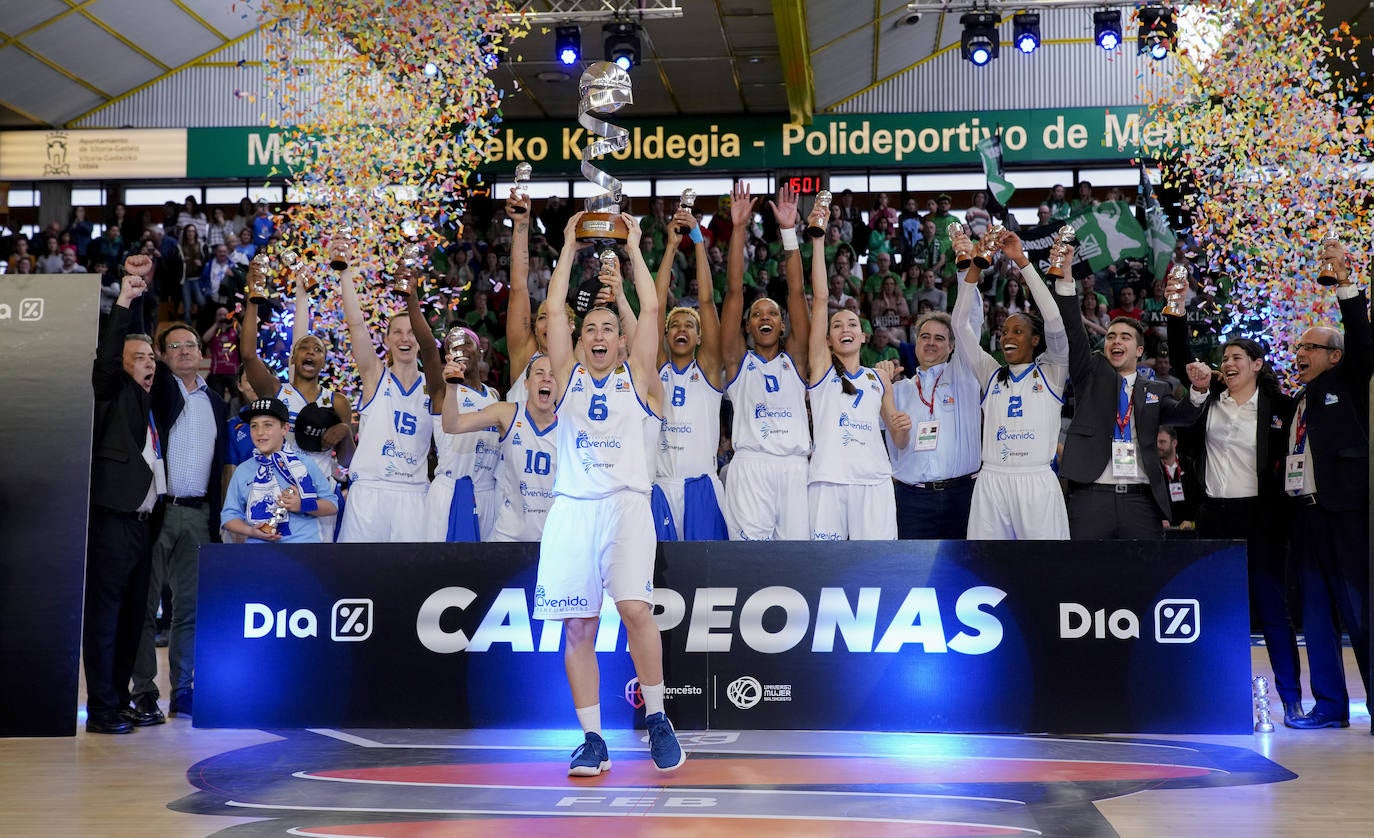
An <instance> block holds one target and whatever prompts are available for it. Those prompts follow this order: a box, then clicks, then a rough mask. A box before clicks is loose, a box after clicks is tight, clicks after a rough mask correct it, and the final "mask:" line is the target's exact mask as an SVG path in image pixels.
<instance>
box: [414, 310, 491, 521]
mask: <svg viewBox="0 0 1374 838" xmlns="http://www.w3.org/2000/svg"><path fill="white" fill-rule="evenodd" d="M450 328H453V329H462V330H463V331H464V332H466V333H467V335H468V341H469V343H468V345H469V346H472V347H478V346H481V345H482V344H481V338H479V337H478V336H477V333H476V332H473V331H472V330H471V329H468V328H466V327H464V326H457V325H455V326H452V327H450ZM445 370H446V371H448V368H447V367H446V368H445ZM463 370H464V374H463V381H462V382H460V383H458V384H449V385H447V390H446V392H445V393H444V397H443V411H442V413H443V416H444V421H442V422H437V423H435V425H434V449H435V451H437V452H438V454H439V463H438V465H437V466H436V467H435V469H434V482H432V483H430V484H429V491H428V492H427V493H426V494H425V540H426V541H490V540H491V534H492V533H493V532H494V531H495V530H496V514H497V510H499V509H500V496H499V494H498V492H497V489H496V465H497V463H498V462H499V461H500V459H501V452H500V448H499V445H500V438H501V434H500V431H499V430H498V429H497V427H496V424H495V423H493V422H488V423H487V424H486V425H479V426H478V427H475V428H473V429H471V430H469V431H466V432H464V433H452V432H449V431H448V428H447V425H449V424H450V423H449V422H448V421H447V420H448V418H449V417H450V416H452V417H454V418H455V419H456V418H457V416H458V415H459V414H465V413H476V412H478V411H480V410H482V409H483V408H485V407H487V406H488V405H493V404H496V403H498V402H500V401H501V394H500V393H498V392H496V391H495V390H493V389H491V388H489V387H487V386H486V385H485V384H483V383H482V364H481V363H480V359H477V358H474V359H473V363H471V364H464V365H463ZM474 514H475V515H476V521H477V527H476V529H475V530H474V529H473V527H472V522H473V516H474Z"/></svg>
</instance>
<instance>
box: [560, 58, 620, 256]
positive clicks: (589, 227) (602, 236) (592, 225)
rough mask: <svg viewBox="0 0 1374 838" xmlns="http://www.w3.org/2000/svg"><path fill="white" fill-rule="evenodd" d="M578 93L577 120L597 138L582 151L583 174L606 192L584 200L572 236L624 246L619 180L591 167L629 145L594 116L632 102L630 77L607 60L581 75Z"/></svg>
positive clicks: (614, 129)
mask: <svg viewBox="0 0 1374 838" xmlns="http://www.w3.org/2000/svg"><path fill="white" fill-rule="evenodd" d="M578 90H579V92H580V95H581V98H580V99H579V100H578V103H577V110H578V117H577V121H578V122H579V123H580V124H581V125H582V127H583V128H586V129H587V131H588V133H590V134H591V135H592V136H595V137H600V139H598V140H597V141H596V142H594V143H591V144H589V145H588V146H587V147H586V148H584V149H582V175H583V177H585V178H587V180H589V181H591V182H592V183H594V184H596V185H597V186H600V187H601V188H602V189H603V190H605V191H604V192H602V193H601V194H600V195H595V196H593V197H591V198H588V199H587V211H586V212H585V213H584V214H583V215H582V218H581V220H579V221H578V223H577V229H576V230H575V231H574V235H575V236H576V238H577V240H578V241H580V242H586V243H588V244H596V245H602V246H606V247H610V246H614V245H617V244H623V243H624V242H625V240H626V239H627V238H628V237H629V235H630V231H629V230H628V229H627V228H626V227H625V220H624V219H623V218H621V217H620V199H621V191H620V190H621V184H620V181H619V180H616V179H615V178H613V177H611V176H610V175H608V174H606V173H605V172H603V171H601V170H600V169H598V168H597V167H596V166H593V165H592V159H593V158H596V157H601V156H603V155H607V154H612V153H614V152H617V151H621V150H623V149H624V148H625V146H627V145H628V144H629V142H630V132H629V131H627V130H625V129H624V128H621V127H619V126H616V125H612V124H611V123H609V122H606V121H605V120H603V119H597V118H596V117H595V116H593V114H609V113H615V112H616V111H618V110H620V109H621V108H622V107H624V106H625V105H629V104H633V103H634V95H633V93H632V92H631V90H630V74H629V73H627V72H625V71H624V70H622V69H620V68H619V67H617V66H616V65H615V64H612V63H611V62H609V61H597V62H595V63H593V64H592V65H591V66H590V67H588V68H587V69H586V71H585V72H584V73H583V74H582V78H581V80H580V81H579V82H578Z"/></svg>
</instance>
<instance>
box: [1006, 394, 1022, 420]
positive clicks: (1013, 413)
mask: <svg viewBox="0 0 1374 838" xmlns="http://www.w3.org/2000/svg"><path fill="white" fill-rule="evenodd" d="M1020 415H1021V397H1020V396H1011V397H1010V398H1008V399H1007V418H1008V419H1015V418H1017V417H1019V416H1020Z"/></svg>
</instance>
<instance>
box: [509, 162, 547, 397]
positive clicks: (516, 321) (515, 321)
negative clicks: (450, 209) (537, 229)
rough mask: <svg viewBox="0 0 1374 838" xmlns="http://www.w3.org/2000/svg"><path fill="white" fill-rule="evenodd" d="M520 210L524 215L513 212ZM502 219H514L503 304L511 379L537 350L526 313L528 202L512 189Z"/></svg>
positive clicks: (528, 260) (528, 294) (528, 262)
mask: <svg viewBox="0 0 1374 838" xmlns="http://www.w3.org/2000/svg"><path fill="white" fill-rule="evenodd" d="M516 207H523V208H524V210H525V211H524V212H523V213H521V212H515V211H514V210H515V208H516ZM506 215H507V217H509V218H512V219H514V222H513V226H512V227H511V236H510V298H509V301H508V302H507V303H506V351H507V352H509V353H510V368H511V375H512V376H516V375H519V374H520V370H523V369H524V368H525V367H526V366H527V365H528V364H529V362H530V358H531V357H533V356H534V353H535V352H536V351H537V349H538V347H539V342H538V341H537V340H536V339H535V337H534V318H533V316H532V315H531V313H530V281H529V279H530V218H531V212H530V198H529V196H528V195H517V194H516V191H515V188H514V187H512V188H511V191H510V196H509V197H508V198H506Z"/></svg>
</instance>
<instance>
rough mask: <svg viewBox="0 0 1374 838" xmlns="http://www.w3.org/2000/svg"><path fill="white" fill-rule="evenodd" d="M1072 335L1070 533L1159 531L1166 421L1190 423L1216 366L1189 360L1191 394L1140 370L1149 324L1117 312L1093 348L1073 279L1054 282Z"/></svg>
mask: <svg viewBox="0 0 1374 838" xmlns="http://www.w3.org/2000/svg"><path fill="white" fill-rule="evenodd" d="M1054 292H1055V302H1056V303H1058V305H1059V311H1060V313H1061V314H1062V315H1063V317H1064V325H1065V327H1066V329H1067V331H1068V337H1069V379H1070V380H1071V381H1073V390H1074V413H1073V421H1072V422H1071V423H1070V425H1069V430H1068V435H1067V437H1066V438H1065V440H1064V453H1063V456H1062V457H1061V458H1060V462H1059V474H1060V476H1061V477H1064V478H1066V479H1067V480H1068V483H1069V500H1068V507H1069V534H1070V536H1071V537H1072V538H1073V539H1075V540H1088V541H1098V540H1102V539H1110V538H1126V539H1160V538H1163V537H1164V528H1163V523H1164V521H1165V520H1166V519H1167V518H1168V515H1169V486H1168V485H1167V484H1166V483H1165V482H1164V472H1163V471H1162V470H1161V469H1159V468H1158V467H1156V465H1155V464H1156V463H1158V462H1159V452H1158V451H1157V450H1156V448H1155V445H1156V436H1157V435H1158V432H1159V428H1160V426H1161V425H1186V424H1188V423H1189V422H1192V421H1193V420H1195V419H1196V418H1197V416H1198V408H1199V406H1200V405H1201V404H1202V400H1203V399H1204V398H1205V397H1206V395H1207V385H1208V383H1209V382H1210V381H1211V376H1212V373H1211V370H1209V369H1208V368H1207V365H1206V364H1201V363H1192V364H1189V365H1188V378H1189V381H1190V382H1191V383H1192V390H1191V391H1190V392H1189V400H1188V401H1186V402H1180V401H1177V400H1175V399H1174V397H1173V395H1172V392H1171V390H1172V388H1171V387H1170V386H1169V385H1168V384H1165V383H1163V382H1160V381H1148V380H1146V379H1145V377H1144V376H1141V375H1137V374H1136V369H1137V366H1138V365H1139V363H1140V357H1141V355H1142V354H1144V351H1145V327H1144V326H1142V325H1141V324H1140V321H1138V320H1133V319H1131V318H1129V317H1118V318H1116V319H1115V320H1113V321H1112V322H1111V323H1110V324H1108V326H1107V339H1106V342H1105V343H1104V344H1103V348H1102V353H1101V354H1098V353H1095V352H1093V350H1092V344H1091V343H1090V342H1089V340H1088V332H1087V330H1086V329H1085V328H1084V327H1083V317H1082V315H1081V313H1080V311H1079V308H1078V306H1079V300H1078V293H1077V289H1076V288H1075V287H1074V282H1073V280H1072V279H1058V280H1057V281H1056V282H1055V284H1054Z"/></svg>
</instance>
